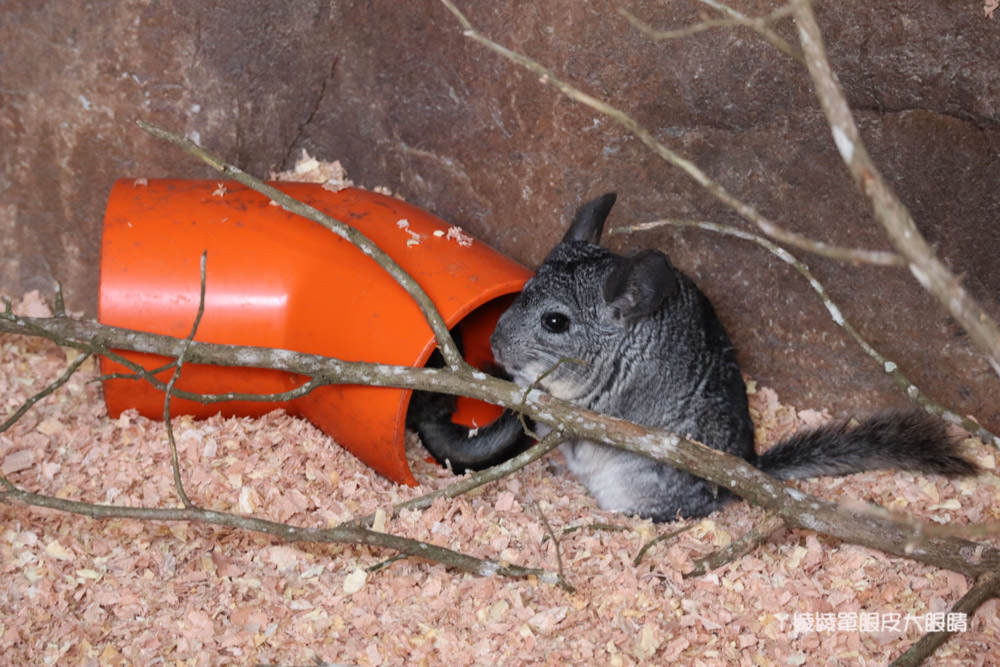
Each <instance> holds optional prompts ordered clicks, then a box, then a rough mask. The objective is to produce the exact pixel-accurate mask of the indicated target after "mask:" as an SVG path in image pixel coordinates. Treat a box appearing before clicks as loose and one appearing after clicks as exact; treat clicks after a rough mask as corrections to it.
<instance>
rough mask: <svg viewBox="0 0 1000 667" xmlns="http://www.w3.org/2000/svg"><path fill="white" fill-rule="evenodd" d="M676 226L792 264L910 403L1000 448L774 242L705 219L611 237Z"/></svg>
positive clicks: (655, 224)
mask: <svg viewBox="0 0 1000 667" xmlns="http://www.w3.org/2000/svg"><path fill="white" fill-rule="evenodd" d="M667 225H669V226H674V227H694V228H697V229H702V230H705V231H710V232H713V233H715V234H723V235H725V236H732V237H735V238H738V239H743V240H745V241H751V242H752V243H756V244H757V245H759V246H761V247H762V248H764V249H765V250H767V251H769V252H770V253H772V254H773V255H774V256H775V257H777V258H778V259H780V260H781V261H783V262H785V263H786V264H789V265H790V266H791V267H792V268H794V269H795V270H796V271H798V272H799V273H800V274H801V275H802V277H803V278H805V279H806V281H807V282H808V283H809V287H810V288H812V290H813V291H814V292H816V294H817V295H819V298H820V299H821V300H822V301H823V305H824V306H826V310H827V312H828V313H830V319H832V320H833V322H834V324H836V325H837V326H839V327H840V328H842V329H843V330H844V331H845V332H846V333H847V335H848V336H850V337H851V338H852V339H853V340H854V342H856V343H857V344H858V346H859V347H860V348H861V349H862V350H864V352H865V354H867V355H868V356H869V357H871V358H872V359H874V360H875V363H877V364H878V366H879V368H881V369H882V371H883V372H884V373H886V374H888V375H889V377H891V378H892V380H893V382H894V383H895V384H896V386H897V387H899V389H900V391H902V392H903V395H904V396H906V397H907V398H909V399H910V400H912V401H914V402H915V403H917V404H918V405H919V406H920V407H922V408H923V409H924V410H926V411H927V412H929V413H930V414H932V415H935V416H938V417H941V418H942V419H944V420H946V421H949V422H951V423H953V424H958V425H959V426H961V427H962V428H964V429H965V430H966V431H968V432H969V433H972V434H973V435H975V436H976V437H978V438H980V439H981V440H983V441H984V442H991V443H993V444H994V445H995V446H997V447H1000V436H997V435H996V434H994V433H993V432H991V431H990V430H989V429H987V428H985V427H984V426H982V425H981V424H979V423H978V422H976V421H975V420H973V419H971V418H970V417H966V416H963V415H960V414H958V413H957V412H955V411H954V410H950V409H948V408H946V407H944V406H943V405H941V404H939V403H936V402H935V401H933V400H931V399H930V398H929V397H928V396H927V394H925V393H924V392H923V391H921V389H920V388H919V387H918V386H917V385H916V384H914V383H913V382H911V381H910V379H909V378H908V377H907V376H906V375H905V374H904V373H903V371H901V370H900V369H899V365H898V364H896V362H894V361H892V360H891V359H888V358H887V357H885V356H884V355H883V354H882V353H881V352H879V351H878V350H876V349H875V347H874V346H873V345H872V344H871V343H869V342H868V341H867V340H866V339H865V338H864V337H863V336H862V335H861V333H860V332H858V330H857V329H856V328H855V327H854V325H853V324H851V322H850V321H849V320H848V319H847V318H846V317H844V314H843V311H842V310H841V309H840V307H839V306H838V305H837V304H836V303H835V302H834V300H833V297H831V296H830V293H829V292H828V291H827V290H826V288H825V287H824V286H823V284H822V283H821V282H820V281H819V280H818V279H817V278H816V277H815V276H814V275H813V273H812V271H811V270H810V269H809V267H808V266H807V265H806V264H805V263H804V262H802V261H801V260H799V259H798V258H796V257H795V256H794V255H792V254H791V253H790V252H788V251H787V250H785V249H784V248H782V247H781V246H779V245H777V244H775V243H773V242H772V241H770V240H768V239H766V238H764V237H763V236H760V235H758V234H753V233H751V232H747V231H744V230H742V229H737V228H736V227H732V226H730V225H720V224H718V223H714V222H707V221H701V220H678V219H667V218H664V219H662V220H654V221H652V222H642V223H638V224H635V225H629V226H627V227H616V228H614V229H611V230H609V232H608V233H609V234H628V233H631V232H639V231H645V230H649V229H657V228H659V227H663V226H667Z"/></svg>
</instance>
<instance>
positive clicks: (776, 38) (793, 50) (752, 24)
mask: <svg viewBox="0 0 1000 667" xmlns="http://www.w3.org/2000/svg"><path fill="white" fill-rule="evenodd" d="M700 1H701V2H702V3H703V4H706V5H708V6H710V7H712V8H714V9H717V10H718V11H720V12H722V13H723V14H726V15H727V16H728V18H717V19H708V20H705V21H701V22H699V23H693V24H691V25H688V26H685V27H683V28H676V29H673V30H657V29H656V28H653V27H652V26H651V25H649V24H648V23H646V22H645V21H643V20H642V19H640V18H639V17H637V16H636V15H635V14H633V13H632V12H630V11H629V10H628V9H626V8H624V7H618V6H616V3H614V2H612V3H611V4H612V6H613V7H614V9H615V11H617V12H618V13H619V14H620V15H621V16H623V17H625V20H627V21H628V22H629V23H630V24H631V25H632V27H633V28H635V29H636V30H638V31H639V32H641V33H642V34H644V35H645V36H646V37H648V38H649V39H651V40H653V41H663V40H668V39H680V38H684V37H690V36H692V35H696V34H698V33H701V32H704V31H706V30H712V29H715V28H733V27H737V26H744V27H747V28H750V29H751V30H753V31H754V32H756V33H757V34H759V35H760V36H761V37H762V38H763V39H764V40H765V41H767V42H768V43H769V44H770V45H771V46H773V47H774V48H776V49H778V50H779V51H781V52H782V53H784V54H785V55H787V56H788V57H790V58H792V59H793V60H796V61H798V62H799V63H802V64H803V65H804V64H805V61H804V60H803V59H802V51H801V50H799V49H798V48H797V47H795V46H792V45H791V44H789V43H788V42H787V41H785V39H784V38H783V37H781V35H779V34H778V33H776V32H774V30H772V29H771V24H772V23H775V22H776V21H779V20H781V19H783V18H786V17H788V16H789V15H790V14H791V13H792V10H791V7H789V6H788V5H784V6H781V7H778V8H777V9H775V10H774V11H772V12H771V13H770V14H767V15H766V16H762V17H759V18H751V17H749V16H747V15H745V14H742V13H740V12H738V11H736V10H735V9H733V8H731V7H729V6H728V5H724V4H722V3H718V2H715V1H714V0H700Z"/></svg>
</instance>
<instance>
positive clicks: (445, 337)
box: [137, 120, 468, 370]
mask: <svg viewBox="0 0 1000 667" xmlns="http://www.w3.org/2000/svg"><path fill="white" fill-rule="evenodd" d="M137 124H138V125H139V127H140V128H142V130H144V131H145V132H147V133H149V134H151V135H152V136H154V137H157V138H159V139H164V140H166V141H169V142H170V143H172V144H174V145H175V146H178V147H180V148H181V149H183V150H185V151H187V152H188V153H190V154H191V155H193V156H195V157H196V158H198V159H199V160H201V161H202V162H204V163H205V164H207V165H209V166H211V167H213V168H214V169H216V170H218V171H220V172H222V173H223V174H225V175H226V176H229V177H230V178H232V179H233V180H235V181H239V182H240V183H242V184H243V185H245V186H247V187H248V188H251V189H253V190H256V191H257V192H259V193H261V194H262V195H264V196H265V197H269V198H270V199H271V200H272V201H274V202H275V203H277V204H278V205H279V206H281V207H282V208H283V209H285V210H286V211H288V212H290V213H294V214H296V215H301V216H302V217H303V218H306V219H308V220H312V221H313V222H315V223H317V224H320V225H323V226H324V227H326V228H327V229H329V230H330V231H332V232H333V233H334V234H337V235H338V236H340V237H341V238H344V239H346V240H348V241H350V242H351V243H353V244H354V245H355V246H357V247H358V248H359V249H360V250H361V251H362V252H363V253H365V254H366V255H368V256H369V257H371V258H372V259H374V260H375V261H376V262H377V263H378V264H379V266H381V267H382V268H383V269H385V271H386V272H387V273H388V274H389V275H390V276H392V277H393V279H394V280H395V281H396V282H397V283H399V284H400V286H401V287H402V288H403V289H405V290H406V291H407V292H408V293H409V295H410V297H412V298H413V300H414V301H415V302H416V304H417V307H418V308H420V312H422V313H423V315H424V319H426V320H427V324H428V325H429V326H430V328H431V331H432V332H433V333H434V337H435V338H436V339H437V344H438V347H439V348H440V350H441V354H442V355H443V356H444V360H445V363H446V364H447V365H448V367H449V368H451V369H452V370H460V369H464V368H468V364H466V363H465V360H464V359H463V358H462V354H461V352H459V351H458V347H457V346H456V345H455V341H454V339H452V337H451V334H450V333H449V332H448V325H447V324H445V322H444V320H443V319H441V315H440V313H438V311H437V308H436V307H435V306H434V302H433V301H432V300H431V298H430V297H429V296H428V295H427V292H425V291H424V289H423V288H422V287H421V286H420V285H419V284H418V283H417V281H415V280H414V279H413V278H412V277H411V276H410V275H409V274H408V273H407V272H406V271H405V270H403V268H402V267H401V266H400V265H399V264H397V263H396V260H394V259H393V258H392V257H391V256H390V255H389V254H388V253H386V252H385V251H384V250H382V249H381V248H379V247H378V246H377V245H376V244H375V243H374V242H373V241H372V240H371V239H369V238H368V237H367V236H365V235H364V234H362V233H361V232H359V231H358V230H357V229H355V228H354V227H351V226H350V225H348V224H346V223H344V222H341V221H340V220H337V219H336V218H333V217H331V216H329V215H327V214H326V213H323V212H322V211H320V210H318V209H316V208H313V207H312V206H309V205H308V204H305V203H303V202H300V201H298V200H297V199H295V198H293V197H290V196H288V195H287V194H285V193H284V192H282V191H281V190H279V189H278V188H276V187H274V186H273V185H268V184H267V183H264V182H263V181H261V180H260V179H258V178H255V177H253V176H251V175H250V174H248V173H246V172H245V171H243V170H242V169H239V168H238V167H235V166H233V165H231V164H228V163H226V162H225V161H224V160H222V159H220V158H218V157H216V156H214V155H212V154H211V153H209V152H208V151H206V150H205V149H203V148H202V147H201V146H199V145H198V144H196V143H195V142H193V141H191V140H190V139H188V138H186V137H182V136H180V135H178V134H175V133H173V132H170V131H168V130H165V129H163V128H161V127H158V126H156V125H153V124H152V123H147V122H146V121H144V120H139V121H137Z"/></svg>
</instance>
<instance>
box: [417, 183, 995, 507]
mask: <svg viewBox="0 0 1000 667" xmlns="http://www.w3.org/2000/svg"><path fill="white" fill-rule="evenodd" d="M614 202H615V195H614V194H613V193H612V194H607V195H604V196H603V197H599V198H597V199H595V200H593V201H590V202H588V203H586V204H584V205H583V206H582V207H580V209H579V210H578V211H577V213H576V216H575V217H574V219H573V222H572V224H571V225H570V228H569V230H568V231H567V232H566V235H565V237H564V238H563V240H562V242H561V243H559V244H558V245H556V246H555V248H553V249H552V251H551V252H550V253H549V255H548V257H546V259H545V261H544V262H543V263H542V265H541V266H540V267H539V269H538V272H537V274H536V275H535V276H534V277H533V278H532V279H531V280H529V281H528V283H527V284H526V285H525V287H524V291H523V292H522V293H521V294H520V295H519V296H518V297H517V299H516V300H515V301H514V303H513V304H512V305H511V306H510V308H509V309H508V310H507V311H506V312H505V313H504V314H503V315H502V316H501V317H500V320H499V323H498V324H497V327H496V331H495V332H494V334H493V336H492V338H491V345H492V348H493V354H494V356H495V358H496V360H497V362H498V363H499V364H501V365H502V366H503V368H504V369H505V370H506V372H507V373H509V375H510V376H511V378H512V379H513V380H514V382H516V383H517V384H519V385H521V386H523V387H528V386H531V385H533V384H534V385H535V386H538V387H540V388H542V389H544V390H545V391H548V392H549V393H551V394H552V395H553V396H555V397H557V398H561V399H564V400H566V401H569V402H571V403H575V404H577V405H580V406H582V407H585V408H589V409H591V410H595V411H597V412H602V413H605V414H608V415H611V416H614V417H621V418H623V419H627V420H630V421H633V422H636V423H638V424H642V425H645V426H651V427H660V428H664V429H667V430H670V431H672V432H675V433H677V434H679V435H682V436H686V437H688V438H691V439H693V440H697V441H699V442H702V443H704V444H705V445H708V446H709V447H714V448H715V449H719V450H722V451H724V452H727V453H729V454H732V455H734V456H738V457H740V458H743V459H745V460H746V461H748V462H750V463H751V464H753V465H755V466H756V467H757V468H759V469H760V470H762V471H764V472H766V473H768V474H770V475H773V476H775V477H778V478H780V479H792V478H799V477H812V476H816V475H841V474H847V473H853V472H860V471H862V470H872V469H879V468H898V469H909V470H917V471H923V472H931V473H941V474H945V475H969V474H974V473H976V472H977V467H976V466H975V465H974V464H973V463H971V462H969V461H967V460H966V459H964V458H961V457H960V456H959V455H958V454H957V453H956V443H955V442H954V440H953V439H952V438H950V437H949V435H948V433H947V431H946V428H945V425H944V424H943V422H941V421H940V420H938V419H935V418H933V417H931V416H929V415H926V414H925V413H923V412H916V411H910V412H887V413H884V414H881V415H877V416H875V417H872V418H870V419H868V420H867V421H864V422H862V423H861V424H860V425H858V426H854V427H849V426H847V425H845V424H831V425H828V426H824V427H820V428H819V429H816V430H811V431H804V432H800V433H797V434H795V435H793V436H791V437H790V438H788V439H786V440H784V441H782V442H780V443H778V444H777V445H775V446H774V447H772V448H771V449H769V450H768V451H767V452H765V453H764V454H762V455H760V456H758V455H757V454H755V452H754V443H753V425H752V424H751V421H750V413H749V410H748V406H747V396H746V387H745V385H744V383H743V378H742V376H741V375H740V369H739V365H738V364H737V361H736V353H735V350H734V349H733V345H732V343H731V342H730V340H729V336H728V335H727V334H726V331H725V329H724V328H723V326H722V324H721V322H720V321H719V318H718V317H717V316H716V314H715V310H714V309H713V308H712V304H711V303H710V302H709V301H708V298H707V297H706V296H705V295H704V294H703V293H702V292H701V290H700V289H698V287H697V286H696V285H695V284H694V283H693V282H692V281H691V280H690V279H689V278H688V277H687V276H686V275H684V274H683V273H681V272H680V271H679V270H677V269H676V268H675V267H674V266H673V265H672V264H671V263H670V261H669V259H668V258H667V256H666V255H665V254H663V253H662V252H660V251H657V250H644V251H642V252H639V253H638V254H635V255H631V256H622V255H619V254H616V253H613V252H611V251H610V250H607V249H606V248H602V247H600V246H599V245H597V243H598V241H599V240H600V236H601V231H602V229H603V226H604V222H605V219H606V218H607V216H608V213H609V212H610V210H611V207H612V205H613V204H614ZM512 421H514V422H516V421H517V417H516V416H515V415H513V414H512V413H507V414H505V416H504V417H502V418H501V421H500V423H495V424H494V425H493V426H492V430H490V431H487V432H486V433H485V434H484V442H482V443H477V442H476V439H477V438H478V437H479V436H477V435H473V436H472V437H471V438H469V437H468V435H469V434H468V431H462V432H461V433H460V434H458V433H452V434H451V435H450V436H449V434H447V433H445V432H444V431H441V430H439V431H437V432H433V430H432V429H431V428H430V426H431V424H429V423H425V425H424V426H425V428H424V429H423V430H422V431H421V435H422V437H424V439H425V440H431V441H432V444H430V445H429V448H432V451H433V448H435V447H436V448H437V449H438V450H439V451H443V450H447V451H449V452H450V453H451V454H452V458H454V459H455V460H460V459H461V458H462V455H461V452H462V451H463V450H464V449H466V448H467V449H468V450H469V451H470V452H471V451H472V450H475V457H472V458H475V459H483V460H486V459H489V460H490V461H493V462H495V460H496V458H497V456H487V455H486V454H489V453H491V452H492V453H496V454H502V455H504V456H506V452H504V449H505V448H507V449H510V448H511V447H512V445H511V443H510V442H509V441H508V440H505V437H507V436H508V435H509V434H511V433H513V431H514V430H513V428H512V427H511V425H510V423H511V422H512ZM504 423H506V425H505V426H504V425H502V424H504ZM418 430H421V429H418ZM459 430H461V429H459ZM538 430H539V432H542V433H544V431H545V429H544V428H543V427H542V425H539V429H538ZM517 432H518V433H520V430H518V431H517ZM500 433H503V434H506V435H498V434H500ZM449 437H450V438H451V439H450V441H449ZM561 450H562V452H563V454H564V455H565V458H566V461H567V463H568V466H569V469H570V471H571V472H572V473H573V474H574V475H575V476H576V477H577V478H578V479H579V480H580V481H581V482H582V483H583V484H584V485H585V486H586V487H587V489H588V490H589V491H590V493H591V494H592V495H593V496H594V498H595V499H596V500H597V502H598V504H599V505H600V506H601V507H603V508H605V509H609V510H616V511H619V512H623V513H626V514H637V515H639V516H642V517H647V518H651V519H653V520H655V521H670V520H674V519H676V518H680V517H698V516H703V515H705V514H708V513H710V512H712V511H714V510H715V509H717V508H718V507H720V506H721V504H722V503H723V502H725V501H726V500H727V496H728V494H727V493H726V492H725V490H723V489H718V488H717V487H715V486H714V485H712V484H710V483H708V482H706V481H704V480H701V479H699V478H697V477H694V476H693V475H690V474H689V473H686V472H683V471H681V470H677V469H675V468H672V467H670V466H666V465H663V464H661V463H658V462H656V461H653V460H652V459H649V458H647V457H645V456H642V455H639V454H634V453H631V452H626V451H623V450H620V449H616V448H613V447H609V446H606V445H602V444H599V443H595V442H590V441H587V440H576V441H571V442H567V443H564V444H563V445H561ZM439 460H443V459H442V458H441V457H439ZM460 462H461V463H462V467H470V468H475V467H477V466H476V465H475V461H472V464H471V465H465V463H469V462H468V461H460Z"/></svg>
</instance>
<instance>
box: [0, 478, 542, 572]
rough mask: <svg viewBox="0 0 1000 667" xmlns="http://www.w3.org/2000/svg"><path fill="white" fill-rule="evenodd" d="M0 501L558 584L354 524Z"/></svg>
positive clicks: (27, 499)
mask: <svg viewBox="0 0 1000 667" xmlns="http://www.w3.org/2000/svg"><path fill="white" fill-rule="evenodd" d="M0 501H3V502H11V501H15V502H20V503H24V504H25V505H30V506H33V507H44V508H48V509H55V510H59V511H61V512H69V513H71V514H80V515H83V516H89V517H91V518H92V519H111V518H122V519H134V520H138V521H195V522H200V523H206V524H213V525H217V526H226V527H229V528H237V529H239V530H247V531H252V532H256V533H265V534H267V535H273V536H275V537H278V538H280V539H282V540H284V541H285V542H319V543H337V544H364V545H368V546H373V547H381V548H386V549H392V550H394V551H397V552H399V553H404V554H406V555H408V556H416V557H417V558H422V559H425V560H429V561H432V562H435V563H441V564H443V565H446V566H448V567H451V568H454V569H457V570H461V571H463V572H469V573H471V574H478V575H480V576H486V577H489V576H493V575H500V576H505V577H537V578H538V579H539V580H540V581H544V582H545V583H551V584H556V583H558V579H559V575H558V574H557V573H555V572H550V571H549V570H544V569H539V568H530V567H521V566H518V565H508V564H504V563H500V562H497V561H494V560H489V559H482V558H476V557H475V556H469V555H468V554H464V553H461V552H458V551H454V550H452V549H448V548H447V547H441V546H437V545H435V544H430V543H428V542H421V541H419V540H413V539H410V538H407V537H400V536H398V535H392V534H390V533H380V532H378V531H374V530H369V529H367V528H362V527H358V526H338V527H337V528H305V527H298V526H292V525H289V524H285V523H278V522H275V521H268V520H266V519H258V518H254V517H245V516H240V515H238V514H230V513H228V512H217V511H213V510H206V509H201V508H198V507H178V508H159V507H129V506H124V505H102V504H97V503H86V502H81V501H77V500H66V499H64V498H56V497H54V496H47V495H43V494H38V493H31V492H28V491H24V490H21V489H18V488H9V487H8V488H7V489H6V490H3V491H0Z"/></svg>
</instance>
